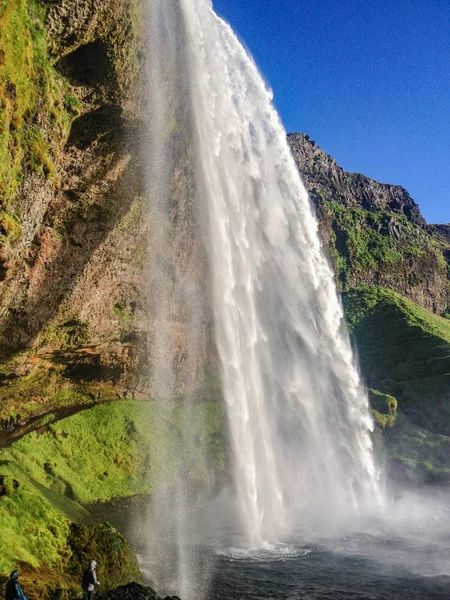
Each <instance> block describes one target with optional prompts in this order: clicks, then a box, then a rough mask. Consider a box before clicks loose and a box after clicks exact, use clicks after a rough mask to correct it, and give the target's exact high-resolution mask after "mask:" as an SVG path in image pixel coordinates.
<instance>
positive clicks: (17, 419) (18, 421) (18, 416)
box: [16, 415, 20, 427]
mask: <svg viewBox="0 0 450 600" xmlns="http://www.w3.org/2000/svg"><path fill="white" fill-rule="evenodd" d="M16 427H20V415H17V417H16Z"/></svg>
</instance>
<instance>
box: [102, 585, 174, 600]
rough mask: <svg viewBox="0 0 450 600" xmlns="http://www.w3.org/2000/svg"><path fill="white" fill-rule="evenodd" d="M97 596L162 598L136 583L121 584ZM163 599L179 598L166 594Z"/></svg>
mask: <svg viewBox="0 0 450 600" xmlns="http://www.w3.org/2000/svg"><path fill="white" fill-rule="evenodd" d="M97 597H98V598H99V600H162V598H160V597H159V596H158V594H157V593H156V592H155V590H152V589H151V588H149V587H143V586H142V585H139V584H138V583H130V584H128V585H123V586H121V587H119V588H117V589H116V590H113V591H111V592H108V593H106V594H99V595H98V596H97ZM164 600H180V599H179V598H178V596H166V597H165V598H164Z"/></svg>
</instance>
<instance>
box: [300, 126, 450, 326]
mask: <svg viewBox="0 0 450 600" xmlns="http://www.w3.org/2000/svg"><path fill="white" fill-rule="evenodd" d="M288 141H289V144H290V146H291V149H292V153H293V156H294V159H295V161H296V163H297V165H298V168H299V170H300V173H301V175H302V178H303V181H304V183H305V186H306V187H307V188H308V190H309V193H310V196H311V199H312V200H313V202H314V204H315V206H316V210H317V215H318V218H319V227H320V233H321V237H322V239H323V241H324V245H325V248H327V250H328V252H329V255H330V257H331V260H332V262H333V266H334V268H335V272H336V278H337V281H338V283H339V285H340V287H341V289H342V290H343V291H347V290H349V289H352V288H355V287H358V286H360V285H364V284H369V285H371V284H375V285H382V286H385V287H388V288H390V289H392V290H394V291H396V292H398V293H400V294H402V295H403V296H406V297H408V298H411V299H412V300H414V301H415V302H417V303H418V304H420V305H421V306H423V307H425V308H427V309H429V310H432V311H433V312H436V313H439V314H441V313H443V312H445V310H446V309H447V306H448V304H449V301H450V293H449V290H450V288H449V264H450V263H449V258H450V238H449V236H448V235H446V234H445V232H446V231H447V229H446V227H445V226H427V225H426V224H425V220H424V219H423V217H422V215H421V214H420V210H419V207H418V206H417V204H416V203H415V202H414V200H413V199H412V198H411V197H410V195H409V194H408V192H407V191H406V190H404V189H403V188H402V187H399V186H394V185H387V184H382V183H379V182H377V181H374V180H373V179H370V178H368V177H365V176H364V175H360V174H356V173H347V172H345V171H344V170H343V169H342V168H341V167H339V165H338V164H337V163H336V161H335V160H334V159H333V158H332V157H330V156H329V155H327V154H326V153H325V152H324V151H323V150H322V149H321V148H319V146H318V145H317V144H316V143H315V142H313V141H311V139H310V138H309V136H308V135H305V134H291V135H289V136H288Z"/></svg>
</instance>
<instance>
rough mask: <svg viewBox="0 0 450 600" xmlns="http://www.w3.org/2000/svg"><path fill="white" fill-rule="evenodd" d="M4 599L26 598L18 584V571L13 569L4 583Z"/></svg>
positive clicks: (20, 599)
mask: <svg viewBox="0 0 450 600" xmlns="http://www.w3.org/2000/svg"><path fill="white" fill-rule="evenodd" d="M5 600H27V599H26V598H25V596H24V594H23V592H22V588H21V587H20V584H19V571H17V570H16V571H13V572H12V573H11V575H10V580H9V581H8V583H7V584H6V594H5Z"/></svg>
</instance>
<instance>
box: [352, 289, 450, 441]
mask: <svg viewBox="0 0 450 600" xmlns="http://www.w3.org/2000/svg"><path fill="white" fill-rule="evenodd" d="M344 306H345V315H346V319H347V322H348V324H349V328H350V331H351V332H352V334H353V336H354V339H355V341H356V343H357V349H358V353H359V357H360V362H361V367H362V371H363V373H364V375H365V377H366V379H367V381H368V383H369V385H370V386H371V387H373V388H376V389H377V390H380V391H381V392H383V393H386V394H391V395H392V396H395V398H397V399H398V402H399V406H400V408H401V409H402V411H403V412H404V413H407V414H408V416H409V418H410V419H411V420H412V421H414V422H415V423H417V424H418V425H421V426H424V427H427V428H429V429H431V430H433V431H435V432H437V433H442V434H445V435H446V434H448V433H450V323H449V321H448V320H446V319H443V318H442V317H439V316H436V315H433V314H432V313H429V312H428V311H427V310H425V309H423V308H421V307H419V306H417V305H416V304H415V303H414V302H411V301H410V300H407V299H406V298H403V297H402V296H400V295H399V294H396V293H395V292H392V291H390V290H387V289H384V288H378V287H363V288H360V289H358V290H353V291H351V292H348V293H347V294H345V295H344Z"/></svg>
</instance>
